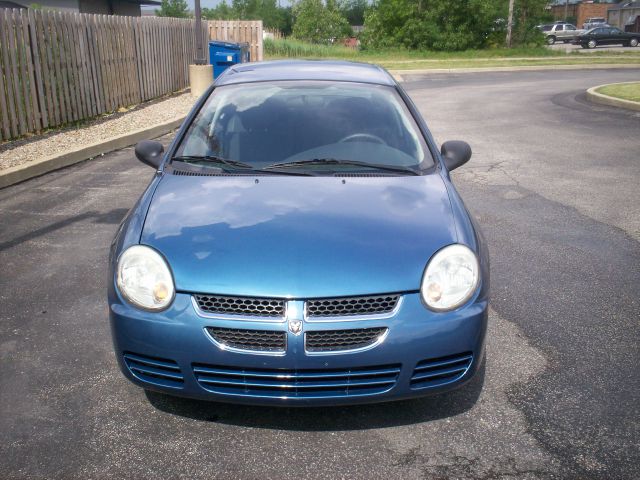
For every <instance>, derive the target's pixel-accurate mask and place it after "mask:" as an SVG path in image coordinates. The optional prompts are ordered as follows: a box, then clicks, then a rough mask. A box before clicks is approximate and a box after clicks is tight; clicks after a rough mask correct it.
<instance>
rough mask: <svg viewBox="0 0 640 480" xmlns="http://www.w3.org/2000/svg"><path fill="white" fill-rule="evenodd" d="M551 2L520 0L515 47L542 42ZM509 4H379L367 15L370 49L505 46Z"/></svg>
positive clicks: (475, 0) (423, 0)
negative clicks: (538, 28)
mask: <svg viewBox="0 0 640 480" xmlns="http://www.w3.org/2000/svg"><path fill="white" fill-rule="evenodd" d="M545 3H546V0H516V15H515V17H514V18H516V22H515V23H516V26H515V29H514V33H515V34H514V39H515V44H525V43H532V42H537V41H538V40H539V39H538V35H537V33H535V30H534V28H533V26H535V25H536V23H537V22H538V21H539V19H540V18H541V17H542V16H543V15H544V4H545ZM507 8H508V2H507V1H506V0H456V1H450V0H377V1H376V2H375V3H374V4H373V6H372V8H370V9H368V10H367V13H366V15H365V31H364V32H363V34H362V36H361V41H362V44H363V46H364V47H365V48H385V47H405V48H409V49H424V50H466V49H473V48H483V47H487V46H497V45H503V44H504V38H505V32H506V17H507Z"/></svg>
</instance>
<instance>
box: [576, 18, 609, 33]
mask: <svg viewBox="0 0 640 480" xmlns="http://www.w3.org/2000/svg"><path fill="white" fill-rule="evenodd" d="M608 26H609V24H608V23H607V20H606V19H605V18H604V17H590V18H587V21H586V22H584V23H583V24H582V29H583V30H585V31H587V30H591V29H592V28H597V27H608Z"/></svg>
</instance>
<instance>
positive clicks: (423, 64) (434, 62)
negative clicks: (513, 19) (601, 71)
mask: <svg viewBox="0 0 640 480" xmlns="http://www.w3.org/2000/svg"><path fill="white" fill-rule="evenodd" d="M264 52H265V59H266V60H275V59H283V58H305V59H323V58H325V59H328V58H332V59H341V60H352V61H358V62H369V63H377V64H379V65H382V66H383V67H385V68H388V69H390V70H415V69H437V68H478V67H480V68H481V67H508V66H535V65H585V64H586V65H592V64H638V66H640V50H638V49H631V51H628V52H612V51H600V52H595V53H588V54H585V53H579V52H571V53H566V52H565V51H561V50H552V49H549V48H546V47H536V48H512V49H507V48H495V49H486V50H467V51H463V52H430V51H414V50H402V49H395V50H383V51H369V50H365V51H361V50H354V49H351V48H346V47H342V46H328V45H314V44H309V43H305V42H300V41H297V40H291V39H285V40H265V42H264Z"/></svg>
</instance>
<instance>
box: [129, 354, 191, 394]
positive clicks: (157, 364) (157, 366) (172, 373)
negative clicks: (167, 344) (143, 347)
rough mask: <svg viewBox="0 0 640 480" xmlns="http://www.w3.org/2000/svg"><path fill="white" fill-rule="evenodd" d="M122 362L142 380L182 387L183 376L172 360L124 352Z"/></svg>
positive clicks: (164, 385) (165, 385)
mask: <svg viewBox="0 0 640 480" xmlns="http://www.w3.org/2000/svg"><path fill="white" fill-rule="evenodd" d="M124 362H125V364H126V365H127V368H129V371H130V372H131V373H132V374H133V375H134V376H135V377H137V378H139V379H140V380H142V381H144V382H149V383H153V384H155V385H160V386H163V387H173V388H182V385H183V383H184V377H183V376H182V372H181V371H180V367H179V366H178V364H177V363H176V362H174V361H173V360H165V359H163V358H154V357H147V356H144V355H137V354H134V353H125V354H124Z"/></svg>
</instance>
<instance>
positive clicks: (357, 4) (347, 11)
mask: <svg viewBox="0 0 640 480" xmlns="http://www.w3.org/2000/svg"><path fill="white" fill-rule="evenodd" d="M338 8H339V9H340V11H341V12H342V14H343V15H344V16H345V17H346V19H347V22H349V25H364V12H365V10H366V9H367V0H339V2H338Z"/></svg>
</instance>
